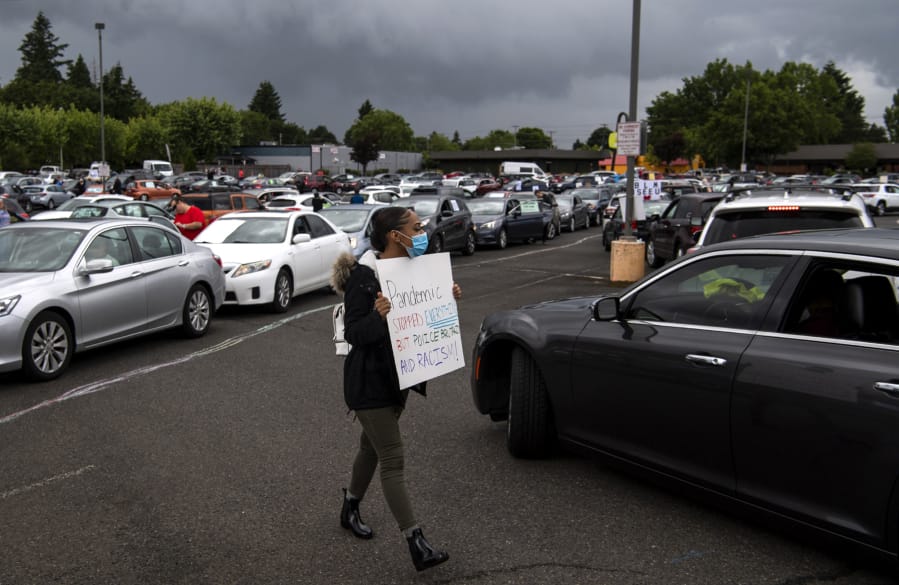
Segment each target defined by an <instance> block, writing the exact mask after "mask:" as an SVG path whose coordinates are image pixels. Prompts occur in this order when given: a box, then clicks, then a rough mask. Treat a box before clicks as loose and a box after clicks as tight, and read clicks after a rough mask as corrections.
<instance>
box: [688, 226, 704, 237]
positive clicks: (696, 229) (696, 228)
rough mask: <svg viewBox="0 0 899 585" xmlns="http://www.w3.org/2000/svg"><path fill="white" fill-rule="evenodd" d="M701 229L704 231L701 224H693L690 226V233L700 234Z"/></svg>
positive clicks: (692, 234) (693, 234)
mask: <svg viewBox="0 0 899 585" xmlns="http://www.w3.org/2000/svg"><path fill="white" fill-rule="evenodd" d="M701 231H702V226H701V225H691V226H690V235H691V236H695V235H696V234H698V233H699V232H701Z"/></svg>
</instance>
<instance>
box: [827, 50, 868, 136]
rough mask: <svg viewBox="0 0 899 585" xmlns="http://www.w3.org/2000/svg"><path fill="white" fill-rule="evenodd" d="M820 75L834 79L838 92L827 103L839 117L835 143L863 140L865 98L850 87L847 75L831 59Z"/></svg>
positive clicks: (864, 132) (850, 83)
mask: <svg viewBox="0 0 899 585" xmlns="http://www.w3.org/2000/svg"><path fill="white" fill-rule="evenodd" d="M822 75H826V76H828V77H830V78H831V79H833V80H834V83H836V85H837V91H838V92H839V96H838V99H837V100H836V101H835V103H833V104H827V103H826V106H829V107H830V108H831V112H833V113H834V114H835V115H836V116H837V118H839V119H840V124H841V129H840V133H839V134H837V135H836V136H835V137H834V138H833V142H834V143H836V144H854V143H856V142H858V141H860V140H864V139H865V137H866V136H867V134H868V130H869V128H868V123H867V121H866V120H865V98H863V97H862V96H861V95H859V93H858V92H857V91H856V90H855V89H854V88H853V87H852V82H851V81H850V79H849V76H848V75H846V74H845V73H843V72H842V71H840V70H839V69H837V67H836V65H834V63H833V61H830V62H828V63H827V64H826V65H824V69H823V71H822Z"/></svg>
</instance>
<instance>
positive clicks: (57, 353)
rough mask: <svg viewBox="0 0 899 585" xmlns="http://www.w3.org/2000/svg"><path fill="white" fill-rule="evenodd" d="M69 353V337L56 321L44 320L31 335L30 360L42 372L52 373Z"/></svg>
mask: <svg viewBox="0 0 899 585" xmlns="http://www.w3.org/2000/svg"><path fill="white" fill-rule="evenodd" d="M68 355H69V337H68V335H66V330H65V329H64V328H63V327H62V325H60V324H59V323H57V322H56V321H46V322H44V323H41V325H40V326H39V327H38V328H37V329H35V331H34V335H33V336H32V337H31V361H32V362H33V363H34V366H35V367H36V368H37V369H38V370H40V371H41V373H43V374H53V373H55V372H56V371H58V370H59V368H61V367H62V365H63V364H64V363H65V361H66V358H67V357H68Z"/></svg>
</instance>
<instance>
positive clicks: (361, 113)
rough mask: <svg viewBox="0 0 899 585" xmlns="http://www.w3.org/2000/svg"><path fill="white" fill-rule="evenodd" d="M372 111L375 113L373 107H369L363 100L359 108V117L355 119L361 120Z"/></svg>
mask: <svg viewBox="0 0 899 585" xmlns="http://www.w3.org/2000/svg"><path fill="white" fill-rule="evenodd" d="M374 111H375V107H374V106H373V105H371V102H370V101H368V100H365V101H364V102H362V105H361V106H359V117H358V118H357V119H358V120H361V119H362V118H364V117H365V116H367V115H369V114H371V113H372V112H374Z"/></svg>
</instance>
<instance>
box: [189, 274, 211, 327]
mask: <svg viewBox="0 0 899 585" xmlns="http://www.w3.org/2000/svg"><path fill="white" fill-rule="evenodd" d="M211 321H212V299H211V298H210V297H209V291H207V290H206V289H205V288H204V287H203V285H202V284H195V285H193V286H192V287H191V289H190V291H188V293H187V299H185V300H184V308H183V309H182V310H181V331H182V332H183V333H184V335H185V336H186V337H202V336H203V335H204V334H205V333H206V331H208V330H209V324H210V322H211Z"/></svg>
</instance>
